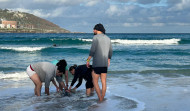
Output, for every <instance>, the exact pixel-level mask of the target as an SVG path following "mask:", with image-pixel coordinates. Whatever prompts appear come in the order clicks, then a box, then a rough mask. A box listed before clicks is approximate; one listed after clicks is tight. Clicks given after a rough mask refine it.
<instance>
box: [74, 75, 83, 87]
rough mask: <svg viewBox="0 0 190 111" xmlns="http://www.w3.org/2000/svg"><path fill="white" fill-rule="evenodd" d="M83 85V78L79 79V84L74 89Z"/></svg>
mask: <svg viewBox="0 0 190 111" xmlns="http://www.w3.org/2000/svg"><path fill="white" fill-rule="evenodd" d="M81 84H82V77H80V78H79V82H78V84H77V85H76V86H75V87H74V88H73V89H77V88H78V87H79V86H80V85H81Z"/></svg>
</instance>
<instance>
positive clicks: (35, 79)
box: [30, 74, 42, 96]
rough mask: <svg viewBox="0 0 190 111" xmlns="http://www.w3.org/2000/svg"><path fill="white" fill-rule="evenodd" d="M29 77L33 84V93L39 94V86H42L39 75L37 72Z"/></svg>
mask: <svg viewBox="0 0 190 111" xmlns="http://www.w3.org/2000/svg"><path fill="white" fill-rule="evenodd" d="M30 79H31V80H32V81H33V83H34V84H35V89H34V90H35V95H37V96H40V95H41V88H42V82H41V81H40V77H39V76H38V74H33V75H32V76H31V77H30Z"/></svg>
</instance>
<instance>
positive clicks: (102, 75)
mask: <svg viewBox="0 0 190 111" xmlns="http://www.w3.org/2000/svg"><path fill="white" fill-rule="evenodd" d="M106 76H107V74H106V73H102V74H101V82H102V100H103V99H104V96H105V94H106Z"/></svg>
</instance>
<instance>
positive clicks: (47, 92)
mask: <svg viewBox="0 0 190 111" xmlns="http://www.w3.org/2000/svg"><path fill="white" fill-rule="evenodd" d="M45 94H47V95H49V87H46V88H45Z"/></svg>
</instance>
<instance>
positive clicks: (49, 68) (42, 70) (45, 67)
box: [31, 62, 57, 87]
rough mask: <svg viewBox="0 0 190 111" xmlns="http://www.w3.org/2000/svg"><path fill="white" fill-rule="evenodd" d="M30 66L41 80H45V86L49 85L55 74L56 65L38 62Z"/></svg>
mask: <svg viewBox="0 0 190 111" xmlns="http://www.w3.org/2000/svg"><path fill="white" fill-rule="evenodd" d="M31 67H32V69H33V70H34V71H35V72H36V73H37V74H38V76H39V77H40V80H41V82H45V85H46V87H49V84H50V81H51V79H53V77H54V76H56V70H57V66H55V65H53V64H52V63H49V62H38V63H35V64H32V65H31Z"/></svg>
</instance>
